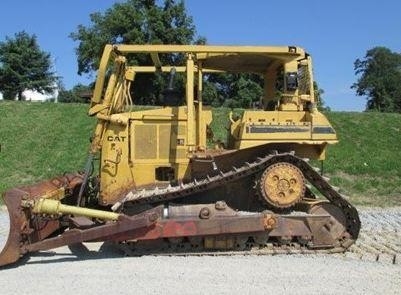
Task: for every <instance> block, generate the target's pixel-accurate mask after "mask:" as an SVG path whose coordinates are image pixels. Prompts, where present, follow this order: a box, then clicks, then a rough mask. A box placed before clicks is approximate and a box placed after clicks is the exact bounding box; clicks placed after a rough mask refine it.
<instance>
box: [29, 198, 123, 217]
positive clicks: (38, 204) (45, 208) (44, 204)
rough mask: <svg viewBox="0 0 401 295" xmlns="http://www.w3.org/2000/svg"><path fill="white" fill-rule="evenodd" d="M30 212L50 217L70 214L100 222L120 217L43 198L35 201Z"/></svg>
mask: <svg viewBox="0 0 401 295" xmlns="http://www.w3.org/2000/svg"><path fill="white" fill-rule="evenodd" d="M32 212H33V213H38V214H50V215H62V214H72V215H74V216H85V217H89V218H98V219H102V220H117V219H118V217H119V216H120V214H118V213H114V212H109V211H102V210H95V209H87V208H81V207H75V206H69V205H64V204H61V202H60V201H57V200H52V199H45V198H40V199H38V200H35V204H34V207H33V209H32Z"/></svg>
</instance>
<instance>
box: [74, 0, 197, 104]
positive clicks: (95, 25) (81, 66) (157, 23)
mask: <svg viewBox="0 0 401 295" xmlns="http://www.w3.org/2000/svg"><path fill="white" fill-rule="evenodd" d="M157 3H159V1H155V0H127V1H125V2H122V3H116V4H114V5H113V6H112V7H111V8H109V9H107V10H106V11H105V12H104V13H99V12H96V13H93V14H91V15H90V20H91V24H90V25H89V26H88V27H85V26H83V25H79V26H78V29H77V31H76V32H73V33H71V35H70V37H71V38H72V39H73V40H74V41H78V42H79V45H78V47H77V48H76V54H77V58H78V74H80V75H81V74H85V73H92V71H95V70H97V68H98V65H99V59H100V57H101V54H102V51H103V47H104V45H106V44H120V43H122V44H193V43H196V44H200V43H204V42H205V40H204V39H203V38H198V39H196V38H195V26H194V24H193V21H192V18H191V17H190V16H188V15H187V14H186V10H185V5H184V2H183V1H178V2H177V1H174V0H164V2H163V3H162V4H157ZM181 58H182V56H180V55H161V56H160V59H161V61H162V63H164V64H175V63H177V62H178V61H179V60H180V59H181ZM128 62H129V63H130V64H139V65H144V64H151V59H150V57H149V56H136V57H135V59H130V60H129V61H128ZM167 76H168V75H159V76H157V77H151V75H145V74H142V75H141V74H138V75H137V76H136V77H135V82H134V90H135V95H134V97H135V99H136V100H137V101H136V102H137V103H138V100H139V103H146V102H149V101H157V100H158V99H159V98H160V96H161V93H162V90H163V89H164V86H165V81H166V80H167ZM176 80H177V81H178V82H179V81H181V82H182V81H183V77H181V76H180V75H179V74H177V77H176ZM178 82H177V84H180V85H181V87H180V88H182V83H178Z"/></svg>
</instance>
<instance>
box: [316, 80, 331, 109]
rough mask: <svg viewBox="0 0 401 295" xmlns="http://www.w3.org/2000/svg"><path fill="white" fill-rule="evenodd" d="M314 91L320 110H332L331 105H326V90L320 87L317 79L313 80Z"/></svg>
mask: <svg viewBox="0 0 401 295" xmlns="http://www.w3.org/2000/svg"><path fill="white" fill-rule="evenodd" d="M313 91H314V92H315V101H316V104H317V108H318V110H319V111H326V112H330V111H331V109H330V107H329V106H326V103H325V101H324V100H323V94H324V90H323V89H322V88H320V87H319V85H318V84H317V82H316V81H313Z"/></svg>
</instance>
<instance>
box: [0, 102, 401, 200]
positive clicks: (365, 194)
mask: <svg viewBox="0 0 401 295" xmlns="http://www.w3.org/2000/svg"><path fill="white" fill-rule="evenodd" d="M87 108H88V106H87V105H81V104H53V103H28V102H24V103H20V102H0V144H1V152H0V192H3V191H5V190H6V189H8V188H11V187H14V186H17V185H18V186H19V185H23V184H30V183H34V182H36V181H38V180H40V179H45V178H49V177H52V176H55V175H58V174H62V173H64V172H66V171H74V170H80V169H82V167H84V163H85V159H86V154H87V151H88V148H89V137H90V136H91V134H92V130H93V127H94V124H95V119H93V118H89V117H88V116H87V115H86V112H87ZM228 112H229V110H228V109H215V110H214V117H215V122H214V124H213V126H212V127H213V129H214V131H215V135H217V136H218V137H221V139H223V140H224V139H225V135H224V128H222V127H223V126H226V124H227V122H228V119H227V118H228V117H227V114H228ZM328 117H329V119H330V121H331V122H332V124H333V125H334V127H335V128H336V130H337V132H338V135H339V138H340V143H339V144H337V145H333V146H331V147H330V148H329V152H328V155H327V158H328V160H327V161H326V162H325V164H324V171H325V174H327V175H329V176H330V177H331V179H332V181H331V182H332V183H333V184H334V185H336V186H338V187H340V188H341V189H342V191H343V192H344V193H345V194H347V195H349V196H350V197H351V202H353V203H354V204H358V205H362V204H365V205H374V206H377V205H378V206H392V205H400V204H401V169H400V168H399V165H400V163H401V149H400V148H399V145H400V144H401V115H398V114H378V113H344V112H333V113H329V114H328Z"/></svg>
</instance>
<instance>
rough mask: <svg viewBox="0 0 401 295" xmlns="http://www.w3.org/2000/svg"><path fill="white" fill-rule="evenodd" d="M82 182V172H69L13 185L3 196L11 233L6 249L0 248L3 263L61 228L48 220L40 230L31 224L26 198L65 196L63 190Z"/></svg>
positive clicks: (1, 262) (17, 256) (30, 214)
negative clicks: (33, 182) (27, 184)
mask: <svg viewBox="0 0 401 295" xmlns="http://www.w3.org/2000/svg"><path fill="white" fill-rule="evenodd" d="M81 183H82V176H81V175H80V174H66V175H64V176H61V177H56V178H53V179H50V180H46V181H43V182H41V183H38V184H35V185H32V186H27V187H21V188H14V189H11V190H9V191H7V192H6V193H5V194H4V195H3V200H4V204H5V205H6V207H7V211H8V215H9V233H8V238H7V241H6V243H5V245H4V248H3V249H0V250H1V252H0V266H3V265H7V264H11V263H14V262H16V261H17V260H18V259H19V258H20V257H21V256H22V255H24V254H25V253H27V252H28V251H29V250H28V249H27V245H28V244H29V243H32V242H37V241H40V240H43V239H45V238H46V237H48V236H49V235H51V234H52V233H53V232H55V231H57V230H58V229H60V224H59V223H58V222H47V223H46V224H45V225H44V226H41V227H40V228H39V229H38V228H35V227H34V226H33V224H32V220H31V216H32V212H31V211H30V208H26V207H24V206H23V203H24V202H26V201H31V200H37V199H39V198H43V197H45V198H62V197H63V196H64V192H72V191H74V190H75V187H77V186H79V185H80V184H81Z"/></svg>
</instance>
